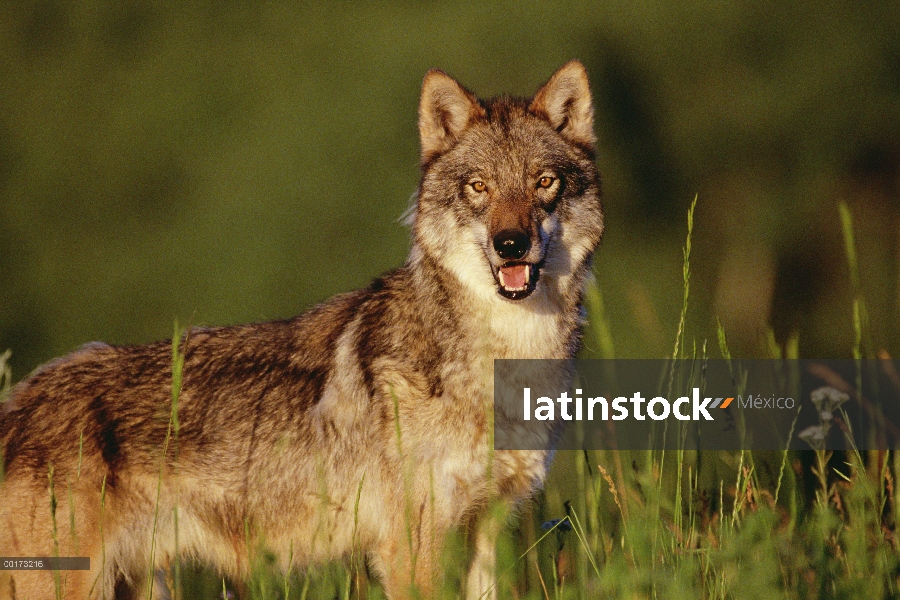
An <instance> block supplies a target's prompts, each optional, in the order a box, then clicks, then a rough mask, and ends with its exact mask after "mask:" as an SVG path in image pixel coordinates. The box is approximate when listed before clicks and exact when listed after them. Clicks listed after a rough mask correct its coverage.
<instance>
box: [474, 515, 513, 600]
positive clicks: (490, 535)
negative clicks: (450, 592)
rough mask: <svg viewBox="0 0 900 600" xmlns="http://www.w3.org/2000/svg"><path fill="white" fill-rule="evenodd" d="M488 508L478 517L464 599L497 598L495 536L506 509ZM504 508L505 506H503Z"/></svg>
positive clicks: (501, 525)
mask: <svg viewBox="0 0 900 600" xmlns="http://www.w3.org/2000/svg"><path fill="white" fill-rule="evenodd" d="M495 508H496V509H498V510H493V511H491V510H489V511H487V512H486V513H485V514H484V515H482V516H481V518H480V519H478V523H477V525H476V527H477V529H476V530H475V544H474V556H473V557H472V564H471V565H470V566H469V574H468V577H467V580H466V600H496V598H497V536H498V535H499V534H500V530H501V528H502V527H503V524H504V523H505V521H506V518H505V515H506V514H507V511H506V510H499V509H500V508H501V507H499V506H497V507H495ZM503 508H505V507H503Z"/></svg>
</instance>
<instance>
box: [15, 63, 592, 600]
mask: <svg viewBox="0 0 900 600" xmlns="http://www.w3.org/2000/svg"><path fill="white" fill-rule="evenodd" d="M418 119H419V121H418V128H419V134H420V139H421V181H420V185H419V187H418V192H417V194H416V195H415V196H414V200H413V203H412V207H411V209H410V214H409V217H408V220H409V222H410V223H411V226H412V243H411V251H410V254H409V258H408V260H407V261H406V263H405V265H404V266H403V267H402V268H399V269H397V270H395V271H392V272H389V273H387V274H386V275H384V276H382V277H380V278H378V279H376V280H374V281H373V283H372V284H371V285H370V286H369V287H367V288H365V289H362V290H358V291H355V292H350V293H346V294H343V295H339V296H337V297H335V298H332V299H330V300H328V301H326V302H324V303H323V304H321V305H318V306H316V307H314V308H312V309H311V310H309V311H308V312H305V313H304V314H301V315H300V316H298V317H296V318H293V319H289V320H284V321H276V322H269V323H261V324H251V325H240V326H228V327H208V328H203V327H195V328H191V329H189V330H188V331H186V332H185V333H184V334H183V335H179V336H176V338H175V341H176V342H177V349H178V351H177V352H173V346H174V344H173V343H171V342H158V343H152V344H149V345H141V346H112V345H107V344H102V343H92V344H89V345H87V346H84V347H82V348H81V349H79V350H77V351H75V352H73V353H71V354H69V355H67V356H64V357H62V358H59V359H57V360H54V361H52V362H50V363H49V364H47V365H44V366H43V367H40V368H39V369H38V370H36V371H35V372H34V373H33V374H31V375H30V376H29V377H28V378H26V379H25V380H23V381H22V382H20V383H18V384H17V385H16V386H15V387H14V388H13V389H12V391H11V394H10V397H9V399H8V401H7V402H6V403H5V405H4V406H3V408H2V411H0V442H2V446H0V448H2V451H3V467H4V472H5V481H3V483H2V487H0V555H4V556H18V557H30V556H84V557H89V559H90V570H71V571H58V572H56V573H55V574H54V573H53V572H49V571H26V570H20V571H0V598H3V599H13V598H18V599H24V598H28V599H29V600H40V599H49V598H55V597H57V594H59V595H60V596H61V597H64V598H78V599H82V598H113V597H115V598H127V597H133V596H134V595H137V594H146V593H147V592H146V586H147V585H153V584H152V581H153V577H152V576H148V573H153V572H154V569H160V570H164V569H166V568H168V567H169V566H170V565H172V564H173V561H175V560H177V559H190V560H194V561H199V562H201V563H206V564H209V565H212V566H214V567H215V568H217V569H218V570H219V571H220V572H221V573H222V574H223V575H225V576H229V577H232V578H235V579H237V580H240V579H241V578H246V577H247V576H248V574H249V572H250V570H251V569H252V568H253V565H254V561H255V560H257V559H258V558H259V555H260V552H266V553H268V554H267V556H269V557H274V561H275V562H276V563H277V565H278V566H280V567H281V568H283V569H285V571H288V570H290V569H292V568H303V567H306V566H308V565H314V564H317V563H321V562H323V561H329V560H334V559H346V558H348V557H351V556H355V557H364V559H365V561H366V564H367V568H369V569H371V571H372V572H373V573H374V574H375V575H376V576H377V577H378V578H379V579H380V580H381V583H382V585H383V587H384V590H385V593H386V595H387V596H388V597H389V598H390V599H392V600H399V599H405V598H413V597H419V598H422V597H424V598H427V597H429V596H431V595H432V594H433V593H434V590H435V589H436V588H435V586H436V585H438V584H439V583H440V570H441V569H440V558H441V554H440V552H441V548H442V545H443V543H444V541H445V540H446V539H447V537H448V535H450V534H451V532H453V531H457V530H460V529H462V530H464V531H465V532H467V537H466V539H468V540H469V541H470V545H471V547H472V548H471V550H472V558H471V564H470V567H469V570H468V575H467V577H466V583H465V584H464V585H465V587H466V594H467V598H470V599H475V598H493V597H495V591H494V590H493V586H494V582H493V579H494V568H495V550H494V547H495V537H496V535H497V532H498V529H499V528H500V527H501V526H502V523H501V524H497V522H496V519H494V520H493V521H491V519H490V515H491V514H493V513H492V510H491V507H492V505H493V503H499V505H500V506H501V507H505V508H506V509H508V511H507V513H506V514H509V512H510V511H514V510H515V509H516V507H518V506H521V505H522V504H523V503H524V502H525V501H526V500H527V499H529V498H530V497H531V496H532V495H533V494H534V492H535V491H536V490H537V489H539V487H540V485H541V483H542V481H543V479H544V477H545V474H546V472H547V469H548V465H549V459H550V452H549V451H531V450H529V451H513V450H509V451H505V450H496V451H495V450H494V449H493V444H492V440H493V431H492V427H493V424H494V412H493V379H492V366H493V360H494V359H504V358H554V359H567V358H571V357H573V356H574V355H575V353H576V351H577V350H578V348H579V345H580V339H581V328H582V326H583V323H584V314H583V309H582V297H583V294H584V289H585V285H586V282H588V281H589V279H590V277H591V261H592V257H593V255H594V253H595V251H596V249H597V248H598V244H599V243H600V240H601V237H602V234H603V231H604V219H603V209H602V206H601V189H600V176H599V173H598V170H597V168H596V166H595V164H594V160H595V137H594V124H593V104H592V101H591V92H590V88H589V84H588V77H587V73H586V70H585V68H584V66H583V65H582V64H581V63H580V62H578V61H571V62H568V63H566V64H565V65H563V66H562V67H561V68H560V69H559V70H558V71H556V72H555V73H554V74H553V76H552V77H551V78H550V79H549V80H548V81H547V83H546V84H544V85H543V86H542V87H541V88H540V89H539V90H538V91H537V93H536V94H535V96H534V97H532V98H529V99H522V98H512V97H498V98H493V99H488V100H481V99H478V98H477V97H476V96H475V95H473V94H472V93H471V92H470V91H468V90H467V89H466V88H464V87H463V86H462V85H460V84H459V83H458V82H457V81H456V80H454V79H453V78H452V77H450V76H449V75H447V74H445V73H444V72H442V71H439V70H432V71H429V72H428V73H427V75H426V76H425V79H424V82H423V84H422V94H421V100H420V106H419V114H418ZM176 364H177V365H179V366H178V367H173V365H176ZM500 418H502V415H501V417H500ZM151 591H152V590H151Z"/></svg>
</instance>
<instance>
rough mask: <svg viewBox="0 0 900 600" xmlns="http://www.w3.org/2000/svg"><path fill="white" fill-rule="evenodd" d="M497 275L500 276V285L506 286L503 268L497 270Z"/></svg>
mask: <svg viewBox="0 0 900 600" xmlns="http://www.w3.org/2000/svg"><path fill="white" fill-rule="evenodd" d="M497 275H499V276H500V285H502V286H503V287H506V281H505V280H504V279H503V269H500V270H498V271H497Z"/></svg>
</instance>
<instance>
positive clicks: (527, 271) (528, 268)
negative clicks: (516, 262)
mask: <svg viewBox="0 0 900 600" xmlns="http://www.w3.org/2000/svg"><path fill="white" fill-rule="evenodd" d="M529 281H531V265H525V285H526V286H527V285H528V282H529Z"/></svg>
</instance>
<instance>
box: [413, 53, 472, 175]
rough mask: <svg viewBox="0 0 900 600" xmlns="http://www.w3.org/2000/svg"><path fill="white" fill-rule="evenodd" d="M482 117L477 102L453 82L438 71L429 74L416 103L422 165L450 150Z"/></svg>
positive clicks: (431, 71) (433, 70)
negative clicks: (417, 103) (477, 119)
mask: <svg viewBox="0 0 900 600" xmlns="http://www.w3.org/2000/svg"><path fill="white" fill-rule="evenodd" d="M483 115H484V108H482V106H481V105H480V104H479V103H478V99H477V98H476V97H475V96H474V95H472V93H471V92H469V91H467V90H466V89H465V88H464V87H462V86H461V85H459V83H457V81H456V80H455V79H453V78H452V77H450V76H449V75H447V74H446V73H444V72H443V71H439V70H437V69H432V70H430V71H428V73H427V74H426V75H425V81H423V82H422V99H421V100H420V101H419V137H420V138H421V143H422V162H423V163H426V162H428V161H429V160H431V159H432V158H434V157H435V156H436V155H438V154H440V153H441V152H445V151H446V150H449V149H450V147H451V146H453V144H455V143H456V140H457V139H459V136H460V134H462V132H463V131H464V130H465V129H466V127H468V125H469V122H470V121H471V120H472V119H473V118H475V117H478V116H483Z"/></svg>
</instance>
